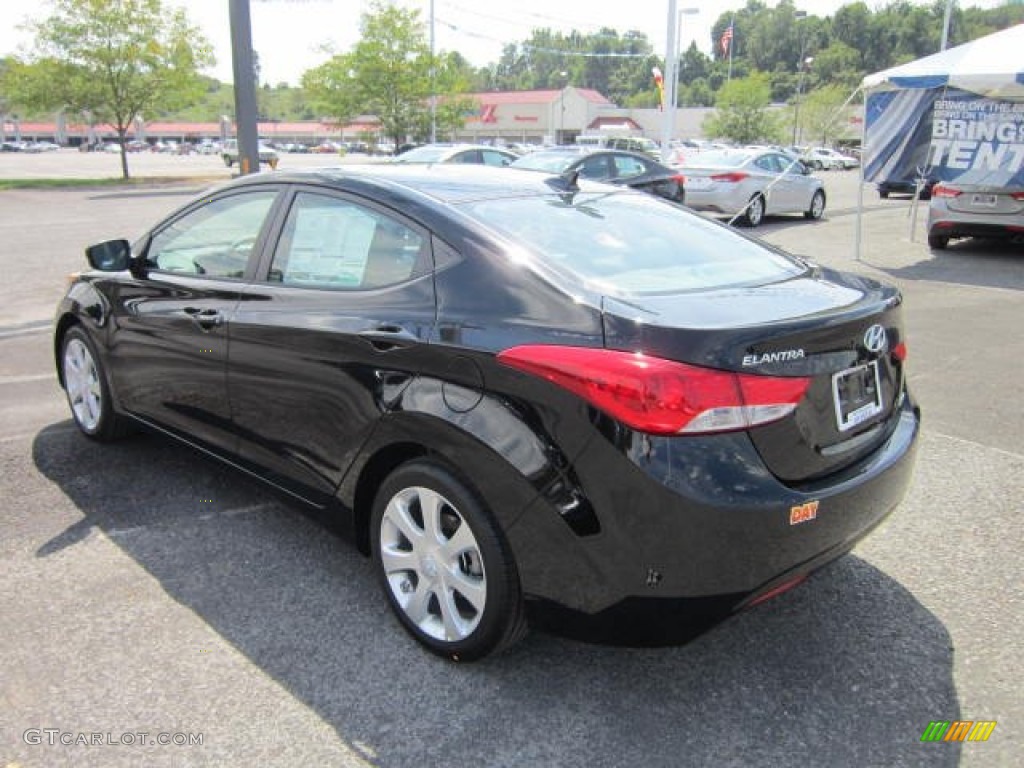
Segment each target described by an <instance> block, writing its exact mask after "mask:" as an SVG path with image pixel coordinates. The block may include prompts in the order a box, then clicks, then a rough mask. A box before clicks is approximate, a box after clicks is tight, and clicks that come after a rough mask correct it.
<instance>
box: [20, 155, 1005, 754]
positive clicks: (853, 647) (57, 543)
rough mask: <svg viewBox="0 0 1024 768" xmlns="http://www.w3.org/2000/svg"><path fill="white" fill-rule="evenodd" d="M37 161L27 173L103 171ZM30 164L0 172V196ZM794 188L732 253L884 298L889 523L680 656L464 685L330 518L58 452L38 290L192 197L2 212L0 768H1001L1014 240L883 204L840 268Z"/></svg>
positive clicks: (189, 479)
mask: <svg viewBox="0 0 1024 768" xmlns="http://www.w3.org/2000/svg"><path fill="white" fill-rule="evenodd" d="M57 154H58V155H66V153H57ZM66 157H67V158H68V159H67V160H65V159H64V158H63V157H57V158H55V159H53V160H51V158H49V157H46V158H45V159H44V160H43V162H45V163H50V162H54V163H56V164H57V165H56V167H57V171H56V172H65V171H66V172H67V173H69V174H71V175H79V176H81V177H86V178H89V177H95V176H97V175H99V173H100V172H106V166H100V165H97V166H95V167H92V166H90V167H86V168H82V167H80V166H79V165H78V164H77V161H78V160H80V159H81V160H82V161H83V162H87V163H92V162H93V159H92V158H91V156H85V155H82V156H80V155H79V154H78V153H71V154H70V155H66ZM31 159H32V158H31V157H25V158H21V157H17V158H15V159H10V158H8V157H0V178H8V177H11V176H13V175H15V174H16V173H28V172H29V171H26V170H25V169H27V168H28V169H30V168H35V169H38V168H39V166H29V165H28V164H27V161H28V160H31ZM158 159H159V160H160V162H161V163H163V164H166V165H167V166H168V167H170V168H171V170H169V171H158V170H156V169H157V168H158V167H164V166H163V165H160V166H158V165H157V164H156V161H153V162H154V165H152V166H151V167H150V166H147V168H148V169H149V172H148V175H160V174H163V175H168V176H180V177H190V178H191V177H204V178H206V177H209V178H214V177H218V178H219V177H222V178H227V176H228V172H227V169H225V168H223V166H222V165H219V166H218V165H217V163H219V160H218V159H216V158H158ZM293 159H294V161H295V162H296V163H301V164H308V163H312V162H316V161H317V159H316V158H311V157H310V156H295V157H294V158H293V157H291V156H286V157H285V158H284V160H282V167H288V166H289V165H291V164H292V160H293ZM98 160H107V161H109V163H110V164H111V167H114V168H116V162H117V158H116V157H114V156H111V157H109V158H98ZM178 160H181V161H183V162H181V163H177V161H178ZM58 161H62V162H58ZM200 161H201V162H200ZM331 161H332V162H333V159H332V160H331ZM145 162H150V161H148V160H147V161H145ZM23 163H24V164H23ZM62 164H63V165H64V166H67V167H66V168H64V169H61V168H60V165H62ZM36 172H37V173H42V171H38V170H36ZM53 172H54V171H47V173H53ZM114 172H115V173H116V170H115V171H114ZM140 172H141V171H140ZM824 178H825V179H826V185H827V190H828V193H829V206H828V209H827V211H826V219H825V220H823V221H822V222H817V223H808V222H805V221H804V220H803V219H802V218H779V219H774V220H769V221H768V222H767V223H766V225H765V226H764V227H763V228H761V229H759V230H757V234H758V236H761V237H763V238H764V239H766V240H768V241H770V242H772V243H775V244H778V245H781V246H783V247H785V248H787V249H789V250H792V251H794V252H797V253H800V254H804V255H807V256H810V257H812V258H814V259H815V260H817V261H819V262H820V263H822V264H823V265H825V266H832V267H842V268H847V269H852V270H855V271H858V272H861V273H863V274H866V275H871V276H877V277H881V278H883V279H886V280H891V281H894V282H896V283H898V284H899V285H900V286H901V288H902V289H903V291H904V294H905V299H906V301H905V320H906V324H907V328H908V333H909V349H910V357H909V361H910V362H909V365H910V372H911V373H910V384H911V387H912V389H913V392H914V393H915V395H916V397H917V398H918V400H919V401H920V403H921V406H922V409H923V411H924V427H923V434H922V440H921V446H920V452H919V458H918V465H917V471H916V475H915V479H914V483H913V485H912V487H911V490H910V493H909V495H908V497H907V499H906V501H905V502H904V504H903V505H902V506H901V507H900V508H899V509H898V510H897V511H896V513H895V514H894V515H893V516H892V517H891V518H890V519H889V521H888V522H887V523H886V524H885V525H884V526H883V527H882V528H880V529H879V530H877V531H876V532H875V533H874V534H873V535H872V536H871V537H869V538H868V539H867V540H866V541H865V542H863V543H862V544H861V545H860V546H859V547H858V548H857V549H856V550H855V551H854V553H853V554H852V555H850V556H847V557H846V558H844V559H842V560H840V561H839V562H837V563H835V564H834V565H832V566H831V567H829V568H827V569H825V570H824V571H822V572H819V573H818V574H816V575H815V576H814V577H812V578H811V579H810V580H809V581H808V582H807V583H805V584H804V585H802V586H801V587H800V588H798V589H796V590H793V591H791V592H789V593H787V594H785V595H783V596H781V597H779V598H777V599H775V600H772V601H769V602H768V603H766V604H764V605H762V606H760V607H758V608H757V609H755V610H752V611H748V612H746V613H744V614H741V615H739V616H737V617H735V618H734V619H732V620H730V621H729V622H727V623H725V624H723V625H721V626H719V627H717V628H715V629H714V630H712V631H711V632H709V633H707V634H705V635H703V636H701V637H700V638H698V639H697V640H695V641H693V642H691V643H689V644H688V645H685V646H675V647H667V648H658V649H642V650H640V649H629V648H618V647H607V646H598V645H588V644H582V643H578V642H575V641H570V640H567V639H563V638H561V637H558V636H555V635H551V634H544V633H540V632H534V633H532V634H530V635H529V636H528V637H527V639H526V640H525V641H524V642H523V643H521V644H520V645H518V646H517V647H516V648H514V649H513V650H512V651H511V652H510V653H507V654H505V655H503V656H500V657H498V658H496V659H493V660H490V661H487V662H485V663H482V664H477V665H465V666H459V665H454V664H450V663H447V662H443V661H440V660H438V659H436V658H435V657H433V656H430V655H429V654H427V653H425V652H423V651H421V650H420V649H419V648H418V647H417V646H416V645H415V644H414V643H413V642H412V641H411V640H409V639H407V638H406V636H405V635H404V633H402V632H401V630H400V628H399V627H398V626H397V623H396V622H395V620H394V619H393V618H392V617H391V615H390V613H389V612H388V609H387V606H386V604H385V602H384V600H383V598H382V596H381V595H379V594H378V587H377V584H376V582H375V581H374V579H373V577H372V573H371V569H370V566H369V562H368V561H366V560H364V559H363V558H362V557H361V556H360V555H359V554H358V553H356V552H355V550H354V549H352V548H351V547H350V546H349V545H348V544H346V543H345V542H344V541H342V540H340V539H339V538H338V537H337V536H336V535H335V533H334V532H333V530H332V528H331V526H330V522H329V521H328V520H323V519H319V518H317V517H315V516H310V515H309V514H307V513H305V512H303V511H301V510H298V509H296V508H295V507H293V506H290V505H288V504H287V503H284V502H282V500H281V499H280V498H278V497H277V496H274V495H272V494H270V493H268V492H266V491H265V490H264V489H263V488H262V487H260V486H258V485H257V484H256V483H254V482H252V481H250V480H248V479H246V478H245V477H243V476H241V475H237V474H235V473H233V472H232V471H230V470H227V469H225V468H222V467H221V466H219V465H217V464H215V463H213V462H211V461H209V460H206V459H204V458H203V457H202V456H200V455H198V454H195V453H193V452H191V451H189V450H187V449H185V448H182V447H178V446H176V445H171V444H169V443H168V442H167V441H165V440H162V439H160V438H157V437H152V436H139V437H135V438H132V439H130V440H128V441H125V442H123V443H120V444H117V445H115V446H108V447H99V446H96V445H93V444H91V443H89V442H88V441H86V440H84V439H83V438H80V437H79V436H78V435H77V434H76V432H75V430H74V428H73V426H72V423H71V420H70V417H69V413H68V410H67V407H66V404H65V402H64V400H63V395H62V392H61V391H60V390H59V388H58V387H57V384H56V379H55V376H54V373H53V362H52V353H51V350H50V346H49V345H50V336H49V328H50V319H51V316H52V311H53V307H54V306H55V304H56V301H57V299H58V297H59V296H60V294H61V291H62V288H63V277H64V275H65V274H66V273H68V272H70V271H72V270H75V269H80V268H82V267H83V266H84V259H83V256H82V249H83V247H84V246H85V245H86V244H88V243H90V242H94V241H98V240H102V239H106V238H109V237H117V236H127V237H134V236H137V235H139V234H141V232H142V231H143V230H144V229H145V228H146V227H147V226H148V225H149V224H151V223H152V222H154V221H155V220H156V219H157V218H159V217H160V216H161V215H162V214H164V213H166V212H168V211H170V210H171V209H173V208H174V207H176V206H177V205H179V204H181V203H183V202H185V201H186V200H188V199H189V197H190V196H191V195H193V194H196V193H198V192H199V191H201V189H202V186H203V183H205V182H190V183H186V184H175V185H161V186H144V187H141V188H137V189H136V188H133V189H127V190H124V189H119V188H96V189H76V190H10V191H3V192H0V242H2V243H3V248H2V250H0V265H2V269H3V274H4V275H5V278H6V279H5V280H4V281H3V282H2V283H0V466H2V468H3V471H2V474H0V489H2V490H0V492H2V495H3V499H4V501H5V503H4V505H3V509H2V512H0V617H2V621H3V627H4V630H3V632H2V633H0V657H2V658H3V664H4V674H3V679H2V681H0V695H2V697H3V699H2V701H3V706H2V708H0V766H8V767H10V766H21V767H22V768H29V767H30V766H56V765H69V766H70V765H73V766H93V765H95V766H135V765H150V766H162V765H175V766H182V765H260V766H271V765H273V766H276V765H281V766H292V765H299V764H304V765H345V766H382V767H386V768H397V767H404V766H430V765H450V766H463V765H465V766H471V765H472V766H528V767H531V768H532V767H533V766H588V767H589V768H596V767H598V766H616V767H617V766H645V768H646V767H647V766H666V767H669V766H671V767H673V768H675V767H678V766H691V765H692V766H708V765H715V766H733V765H735V766H754V765H757V766H807V765H822V766H824V765H828V766H868V765H870V766H918V765H922V766H924V765H927V766H936V765H938V766H954V765H964V766H1003V765H1005V766H1009V765H1016V764H1018V763H1019V759H1020V758H1019V753H1020V751H1021V748H1022V747H1024V738H1022V734H1024V699H1022V697H1021V696H1020V693H1019V689H1020V687H1021V685H1022V684H1024V674H1022V671H1024V660H1022V657H1021V654H1020V645H1021V638H1022V637H1024V619H1022V616H1024V605H1022V593H1021V554H1020V542H1021V535H1020V514H1021V512H1022V511H1024V510H1022V507H1024V504H1022V499H1024V408H1022V407H1021V396H1020V391H1021V384H1020V382H1021V380H1022V378H1024V363H1022V360H1024V339H1022V334H1021V333H1020V323H1021V319H1022V318H1024V250H1022V249H1021V248H1020V247H1019V246H1017V247H1011V246H992V245H989V246H982V245H978V244H974V243H961V244H955V245H953V246H951V247H950V248H949V250H948V251H946V252H942V253H939V252H936V253H932V252H930V251H929V250H928V248H927V245H926V244H925V243H924V234H923V232H924V230H923V225H922V222H921V221H918V223H917V227H916V228H915V229H912V228H911V219H910V218H909V217H908V212H909V205H910V203H909V201H908V200H906V199H895V198H893V199H889V200H885V201H882V200H879V199H878V198H877V196H876V195H874V194H873V193H872V192H871V191H870V190H868V191H866V192H865V195H864V203H865V207H864V211H863V216H862V219H863V221H862V237H863V248H862V253H861V258H860V260H857V259H856V258H855V254H854V248H853V243H854V233H855V228H856V223H857V216H856V202H857V177H856V176H855V175H854V174H852V173H849V174H843V173H832V174H824ZM921 217H922V218H923V211H922V212H921ZM956 719H961V720H987V721H996V722H997V723H998V725H997V727H996V728H995V730H994V731H993V733H992V735H991V737H990V739H989V740H988V742H985V743H965V744H946V743H939V744H924V743H922V742H921V740H920V739H921V735H922V732H923V731H924V729H925V728H926V727H927V726H928V724H929V722H930V721H932V720H956ZM93 734H99V735H100V737H101V738H100V742H101V743H99V744H90V745H83V744H81V743H74V742H81V740H82V739H81V737H82V736H84V737H85V741H87V742H89V741H91V740H92V738H93ZM143 734H144V735H143ZM161 735H165V736H166V737H167V738H166V739H164V740H166V741H170V742H171V743H169V744H158V743H154V742H156V741H157V740H158V738H159V737H160V736H161ZM197 735H198V736H200V737H201V741H202V743H201V744H198V743H195V742H196V741H197V739H196V736H197ZM62 741H71V742H73V743H71V744H65V743H62ZM179 741H184V742H185V743H181V744H179V743H175V742H179ZM190 741H191V743H189V742H190Z"/></svg>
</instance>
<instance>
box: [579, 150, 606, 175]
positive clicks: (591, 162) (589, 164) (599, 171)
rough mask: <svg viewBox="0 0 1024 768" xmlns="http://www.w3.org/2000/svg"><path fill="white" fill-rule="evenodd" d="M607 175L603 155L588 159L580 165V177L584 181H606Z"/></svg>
mask: <svg viewBox="0 0 1024 768" xmlns="http://www.w3.org/2000/svg"><path fill="white" fill-rule="evenodd" d="M609 175H610V174H609V173H608V163H607V162H606V161H605V157H604V155H598V156H597V157H588V158H586V159H585V160H584V161H583V162H582V163H581V164H580V176H582V177H583V178H585V179H607V178H608V177H609Z"/></svg>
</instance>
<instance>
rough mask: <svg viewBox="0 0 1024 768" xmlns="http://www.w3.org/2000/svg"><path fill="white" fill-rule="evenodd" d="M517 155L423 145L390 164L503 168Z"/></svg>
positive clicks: (463, 146) (467, 147) (488, 149)
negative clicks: (447, 164)
mask: <svg viewBox="0 0 1024 768" xmlns="http://www.w3.org/2000/svg"><path fill="white" fill-rule="evenodd" d="M517 157H519V155H517V154H516V153H515V152H509V151H508V150H507V149H500V148H498V147H488V146H485V145H482V144H424V145H423V146H421V147H415V148H414V149H410V150H407V151H405V152H403V153H402V154H400V155H395V157H394V159H393V160H392V162H394V163H399V164H402V165H409V164H430V163H462V164H470V165H494V166H499V167H504V166H506V165H509V164H511V163H512V161H513V160H515V159H516V158H517Z"/></svg>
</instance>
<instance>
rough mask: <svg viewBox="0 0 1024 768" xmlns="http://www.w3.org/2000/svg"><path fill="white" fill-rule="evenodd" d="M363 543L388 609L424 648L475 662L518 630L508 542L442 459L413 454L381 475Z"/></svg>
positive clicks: (520, 612) (522, 626)
mask: <svg viewBox="0 0 1024 768" xmlns="http://www.w3.org/2000/svg"><path fill="white" fill-rule="evenodd" d="M431 510H433V511H434V514H428V513H429V512H430V511H431ZM370 543H371V547H372V549H373V560H374V564H375V566H376V569H377V575H378V578H379V579H380V582H381V586H382V587H383V589H384V594H385V596H386V598H387V600H388V603H389V605H390V606H391V609H392V610H393V611H394V613H395V615H396V616H397V617H398V620H399V621H400V622H401V624H402V626H403V627H404V628H405V630H406V631H407V632H408V633H409V634H411V635H412V636H413V637H414V638H415V639H416V640H417V641H418V642H419V643H421V644H422V645H423V646H425V647H426V648H427V649H429V650H430V651H431V652H433V653H435V654H437V655H439V656H444V657H446V658H448V659H451V660H452V661H475V660H477V659H481V658H483V657H484V656H487V655H488V654H491V653H496V652H499V651H502V650H504V649H505V648H507V647H509V646H511V645H512V644H513V643H515V642H516V641H517V640H519V639H520V638H521V637H522V635H523V634H524V633H525V630H526V619H525V612H524V607H523V598H522V592H521V589H520V585H519V574H518V571H517V569H516V565H515V560H514V558H513V557H512V554H511V552H510V550H509V547H508V544H507V543H506V542H505V539H504V536H503V535H502V533H501V530H500V529H499V527H498V525H497V523H496V522H495V520H494V517H493V515H492V514H491V513H490V511H489V510H488V509H487V507H486V506H485V505H484V504H483V502H482V501H480V499H479V497H478V496H477V495H476V494H475V493H474V492H473V491H472V490H471V489H470V488H469V487H468V486H467V485H465V484H464V483H463V482H462V481H461V480H459V479H457V478H456V477H455V476H454V475H453V474H452V473H451V472H450V471H449V470H448V469H447V468H445V467H444V466H442V465H441V464H439V463H436V462H434V461H430V460H424V459H418V460H415V461H412V462H409V463H407V464H403V465H402V466H400V467H398V469H396V470H395V471H394V472H393V473H392V474H391V475H389V476H388V477H387V479H386V480H385V481H384V483H383V484H382V485H381V487H380V490H379V491H378V493H377V497H376V499H375V501H374V504H373V515H372V518H371V523H370Z"/></svg>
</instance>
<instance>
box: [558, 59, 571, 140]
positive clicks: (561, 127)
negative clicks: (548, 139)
mask: <svg viewBox="0 0 1024 768" xmlns="http://www.w3.org/2000/svg"><path fill="white" fill-rule="evenodd" d="M558 76H559V77H560V78H561V79H562V91H561V93H559V94H558V106H559V113H558V133H557V134H555V144H557V145H559V146H561V145H562V143H563V134H564V133H565V89H566V88H567V87H568V85H569V73H568V72H559V73H558Z"/></svg>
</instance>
